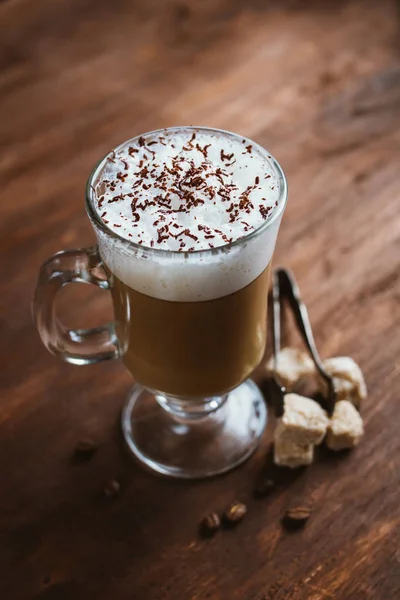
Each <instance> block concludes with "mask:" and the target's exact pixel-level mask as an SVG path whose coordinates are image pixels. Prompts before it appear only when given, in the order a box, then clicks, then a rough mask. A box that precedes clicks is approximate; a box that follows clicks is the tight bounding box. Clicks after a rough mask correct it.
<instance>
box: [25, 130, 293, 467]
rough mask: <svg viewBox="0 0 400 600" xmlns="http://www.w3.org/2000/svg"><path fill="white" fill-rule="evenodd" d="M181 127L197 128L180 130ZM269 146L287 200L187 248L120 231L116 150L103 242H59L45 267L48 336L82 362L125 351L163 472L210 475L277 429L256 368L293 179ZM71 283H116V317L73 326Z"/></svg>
mask: <svg viewBox="0 0 400 600" xmlns="http://www.w3.org/2000/svg"><path fill="white" fill-rule="evenodd" d="M181 129H191V128H173V129H171V130H169V133H172V134H173V133H174V132H176V133H179V131H180V130H181ZM193 129H196V130H198V129H199V128H193ZM201 129H202V131H211V132H214V131H216V130H207V129H205V128H201ZM165 131H166V130H163V132H164V133H165ZM152 133H155V134H157V133H158V132H152ZM219 133H220V134H221V135H223V136H229V137H231V136H233V137H234V138H237V136H236V135H235V134H232V133H229V132H224V131H220V132H219ZM146 135H151V134H146ZM137 139H138V138H134V139H132V140H129V142H125V143H124V144H122V145H121V146H120V148H121V147H124V146H125V145H126V144H134V143H135V141H136V140H137ZM242 139H243V138H242V137H241V138H240V140H242ZM250 142H251V141H250V140H249V143H250ZM251 143H252V144H253V145H256V144H254V142H251ZM257 147H258V146H257ZM258 148H259V150H260V151H261V152H262V153H263V154H264V156H265V158H266V160H268V163H269V166H270V168H273V170H274V172H275V174H276V179H277V183H278V185H279V202H278V205H277V208H276V209H275V211H273V212H272V214H271V216H270V217H268V218H267V219H266V220H265V221H264V222H263V223H262V225H261V226H260V227H258V229H256V230H254V231H252V232H251V233H250V234H248V235H246V236H245V237H243V238H240V239H239V240H237V241H235V242H232V243H229V244H226V245H224V246H220V247H217V248H213V249H209V250H201V251H193V252H176V251H168V250H160V249H155V248H148V247H144V246H143V245H138V244H135V243H134V242H130V241H129V240H126V239H125V238H123V237H121V236H119V235H118V234H116V233H115V231H113V230H112V229H110V228H108V227H107V225H106V224H105V223H104V222H103V221H102V220H101V218H100V217H99V215H98V213H97V211H96V209H95V200H96V193H97V186H98V182H99V181H101V175H102V172H103V169H104V166H105V164H106V161H107V158H108V157H109V156H110V155H109V154H108V155H107V156H106V157H104V158H103V159H102V160H101V161H100V163H99V164H98V165H97V167H96V168H95V169H94V171H93V172H92V174H91V176H90V178H89V180H88V183H87V188H86V210H87V213H88V216H89V218H90V220H91V222H92V225H93V227H94V230H95V233H96V237H97V241H98V245H97V246H94V247H90V248H85V249H78V250H66V251H62V252H58V253H57V254H55V255H54V256H53V257H51V258H50V259H49V260H48V261H46V262H45V263H44V265H43V266H42V268H41V270H40V275H39V280H38V283H37V288H36V291H35V297H34V301H33V314H34V319H35V322H36V325H37V328H38V331H39V334H40V336H41V339H42V341H43V343H44V345H45V346H46V347H47V348H48V350H49V351H50V352H52V353H53V354H56V355H58V356H60V357H61V358H62V359H63V360H65V361H67V362H70V363H73V364H76V365H85V364H91V363H97V362H100V361H103V360H109V359H114V358H119V357H121V358H122V360H123V361H124V363H125V365H126V367H127V368H128V369H129V371H130V372H131V373H132V375H133V377H134V378H135V381H136V382H137V383H136V384H135V386H134V388H133V390H132V393H131V395H130V397H129V399H128V401H127V403H126V405H125V407H124V409H123V412H122V430H123V434H124V437H125V440H126V443H127V445H128V448H129V449H130V451H131V452H132V453H133V454H134V455H135V456H136V457H137V458H138V459H139V460H140V461H141V462H142V463H144V464H145V465H147V466H148V467H149V468H151V469H153V470H154V471H157V472H159V473H163V474H167V475H171V476H174V477H181V478H203V477H208V476H211V475H216V474H219V473H223V472H226V471H228V470H230V469H232V468H234V467H235V466H237V465H239V464H240V463H242V462H243V461H244V460H246V458H248V457H249V456H250V455H251V454H252V453H253V452H254V450H255V449H256V447H257V445H258V442H259V439H260V437H261V435H262V433H263V431H264V428H265V424H266V420H267V411H266V406H265V403H264V400H263V397H262V394H261V392H260V390H259V389H258V387H257V386H256V385H255V383H254V382H252V381H251V380H250V379H248V377H249V375H250V374H251V373H252V371H253V370H254V368H255V367H256V366H257V365H258V364H259V362H260V361H261V359H262V356H263V354H264V350H265V343H266V324H267V319H266V316H267V299H268V284H269V275H270V269H271V261H272V255H273V251H274V247H275V242H276V238H277V234H278V230H279V226H280V221H281V218H282V214H283V211H284V208H285V204H286V198H287V186H286V180H285V177H284V174H283V172H282V170H281V168H280V166H279V164H278V163H277V162H276V161H275V159H274V158H273V157H271V155H270V154H269V153H267V151H266V150H263V149H261V148H260V147H258ZM115 151H118V148H117V149H116V150H115ZM177 274H179V275H178V277H177ZM244 274H245V275H244ZM235 277H236V279H237V281H236V280H235ZM139 282H140V283H139ZM69 283H90V284H93V285H96V286H98V287H100V288H101V289H105V290H109V291H110V292H111V297H112V302H113V307H114V322H113V323H109V324H106V325H104V326H101V327H96V328H94V329H88V330H69V329H67V328H66V327H65V326H64V325H63V324H62V323H61V322H60V321H59V319H58V318H57V314H56V310H55V298H56V295H57V292H58V291H59V290H60V289H61V288H62V287H64V286H65V285H67V284H69ZM205 283H206V285H205ZM228 288H229V293H222V294H221V293H219V294H218V293H215V290H216V289H222V290H223V289H228ZM189 289H190V297H187V290H189ZM196 290H197V296H198V298H199V299H198V300H196V299H194V295H195V296H196ZM177 297H178V300H176V298H177Z"/></svg>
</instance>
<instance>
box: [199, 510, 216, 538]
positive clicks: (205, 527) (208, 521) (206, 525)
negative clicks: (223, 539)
mask: <svg viewBox="0 0 400 600" xmlns="http://www.w3.org/2000/svg"><path fill="white" fill-rule="evenodd" d="M220 525H221V521H220V518H219V516H218V515H217V513H215V512H213V513H210V514H209V515H206V516H205V517H204V518H203V519H202V521H201V529H202V531H203V532H204V533H208V534H210V533H215V531H217V529H219V527H220Z"/></svg>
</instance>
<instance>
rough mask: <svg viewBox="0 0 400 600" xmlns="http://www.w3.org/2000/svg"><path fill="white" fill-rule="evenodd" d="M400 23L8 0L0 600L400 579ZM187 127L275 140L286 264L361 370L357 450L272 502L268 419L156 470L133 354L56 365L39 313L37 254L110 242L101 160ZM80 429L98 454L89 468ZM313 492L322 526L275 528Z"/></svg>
mask: <svg viewBox="0 0 400 600" xmlns="http://www.w3.org/2000/svg"><path fill="white" fill-rule="evenodd" d="M398 17H399V14H398V13H397V11H396V4H395V3H394V2H392V1H389V0H381V2H379V3H377V2H373V1H372V0H365V1H362V0H358V1H357V0H356V1H354V2H350V1H348V2H346V1H340V0H338V1H336V2H328V1H326V2H325V1H323V0H321V1H320V2H317V1H316V0H313V1H311V0H309V1H308V2H300V1H295V0H293V1H285V2H272V1H271V2H267V1H263V0H202V1H198V2H192V3H190V2H188V3H183V2H171V1H169V0H164V1H162V0H158V1H157V0H146V1H144V0H143V1H142V2H139V1H137V2H132V1H129V0H115V1H114V2H108V1H106V0H96V1H94V0H68V1H67V0H35V1H33V0H8V1H7V0H3V2H1V4H0V27H1V35H0V40H1V41H0V65H1V69H0V94H1V95H0V114H1V125H0V130H1V156H0V178H1V190H2V200H1V224H0V226H1V247H2V259H1V269H2V274H1V278H2V292H1V295H0V303H1V320H2V322H1V340H2V351H1V388H2V398H1V404H0V473H1V485H0V509H1V512H0V597H1V598H2V599H3V598H4V600H25V599H39V598H40V599H43V600H44V599H46V600H53V599H54V600H64V599H65V600H69V599H73V600H80V599H85V600H88V599H96V600H103V599H104V600H109V599H113V600H163V599H169V600H205V599H211V600H217V599H219V600H234V599H240V600H262V599H268V600H272V599H273V600H283V599H287V600H289V599H290V600H293V599H295V600H297V599H299V600H303V599H307V600H319V599H321V600H324V599H336V600H339V599H340V600H342V599H343V600H363V599H372V600H390V599H394V598H399V597H400V596H399V593H400V592H399V589H400V549H399V541H400V539H399V529H400V508H399V485H400V464H399V455H400V435H399V423H400V415H399V408H398V402H397V401H398V399H399V397H398V396H399V363H398V358H399V350H400V344H399V329H398V326H399V262H398V257H399V251H400V246H399V237H398V236H399V224H400V219H399V185H400V169H399V156H400V152H399V150H400V62H399V50H400V47H399V20H398ZM188 123H194V124H199V125H200V124H204V125H210V126H215V127H222V128H226V129H230V130H235V131H238V132H241V133H243V134H244V135H247V136H250V137H252V138H254V139H255V140H257V141H258V142H260V143H261V144H263V145H265V146H266V147H268V148H269V149H270V150H271V152H273V154H275V155H276V156H277V157H278V159H279V160H280V162H281V164H282V165H283V167H284V169H285V171H286V173H287V176H288V181H289V188H290V200H289V205H288V208H287V212H286V215H285V218H284V222H283V225H282V229H281V234H280V239H279V243H278V248H277V252H276V263H277V264H278V263H281V264H284V265H287V266H288V267H291V268H292V269H293V270H294V272H295V273H296V276H297V278H298V280H299V283H300V286H301V289H302V293H303V297H304V299H305V300H306V302H307V303H308V307H309V311H310V315H311V319H312V322H313V325H314V328H315V331H316V338H317V342H318V345H319V348H320V350H321V354H322V355H323V356H324V357H327V356H333V355H350V356H353V357H354V358H355V360H356V361H357V362H359V364H360V365H361V367H362V368H363V370H364V372H365V374H366V378H367V382H368V387H369V397H368V400H367V401H366V402H365V405H364V407H363V415H364V419H365V425H366V436H365V439H364V440H363V442H362V443H361V445H360V446H359V447H358V448H357V449H356V450H355V451H354V452H351V453H349V454H348V455H346V456H344V457H343V456H341V457H339V456H333V457H332V456H327V455H326V453H323V452H322V454H321V456H320V458H319V460H318V461H317V462H316V463H315V464H314V465H313V466H312V467H310V468H309V469H308V471H307V472H306V473H305V474H302V475H301V476H299V477H297V478H296V479H295V480H294V481H292V482H291V484H290V485H289V484H288V485H286V486H282V487H280V488H279V489H278V490H277V491H276V492H275V493H274V494H273V495H272V496H271V497H269V498H268V499H264V500H258V501H257V500H255V499H253V497H252V489H253V484H254V479H255V477H256V474H257V473H258V471H259V470H260V468H261V467H262V465H263V463H264V460H265V454H266V452H267V448H268V446H269V444H270V442H271V435H272V426H273V419H272V418H271V420H270V424H269V427H268V429H267V432H266V434H265V436H264V439H263V443H262V446H261V447H260V449H259V451H258V452H257V453H256V455H255V456H254V457H253V458H252V459H251V460H250V461H249V462H248V463H247V464H246V465H245V466H243V467H242V468H240V469H238V470H237V471H234V472H233V473H231V474H229V475H226V476H224V477H220V478H217V479H214V480H210V481H206V482H198V483H181V482H176V481H171V480H167V479H162V478H157V477H155V476H153V475H151V474H148V473H146V472H144V471H143V470H142V468H140V467H139V466H137V465H136V464H135V463H134V462H132V461H131V460H130V458H129V457H128V456H127V455H126V453H125V451H124V449H123V446H122V441H121V433H120V429H119V417H120V410H121V407H122V405H123V403H124V400H125V398H126V394H127V393H128V390H129V388H130V386H131V385H132V382H131V380H130V378H129V376H128V375H127V373H126V372H125V371H124V369H123V367H122V365H121V364H119V363H115V364H103V365H101V366H99V365H97V366H92V367H86V368H77V367H73V366H70V365H67V364H63V363H61V362H59V361H58V360H57V359H55V358H54V357H52V356H50V355H49V354H47V352H46V351H45V350H44V348H43V347H42V345H41V343H40V341H39V338H38V335H37V334H36V332H35V329H34V326H33V324H32V320H31V315H30V302H31V297H32V292H33V288H34V284H35V279H36V275H37V271H38V268H39V265H40V264H41V262H42V261H43V260H45V259H46V258H47V257H48V256H49V255H51V254H52V253H53V252H55V251H57V250H59V249H62V248H69V247H77V246H78V247H79V246H84V245H88V244H90V243H91V242H93V240H94V235H93V233H92V231H91V228H90V225H89V222H88V220H87V218H86V216H85V213H84V208H83V190H84V185H85V180H86V178H87V176H88V174H89V172H90V170H91V168H92V166H93V165H94V163H95V162H96V160H97V159H99V158H100V157H101V156H102V155H103V154H104V153H105V152H106V151H107V150H108V149H110V148H111V147H112V146H114V145H116V144H118V143H119V142H121V141H122V140H124V139H126V138H128V137H131V136H133V135H135V134H138V133H139V132H143V131H147V130H150V129H154V128H157V127H162V126H168V125H173V124H188ZM71 287H73V289H72V290H67V291H66V294H65V295H64V296H63V297H62V298H61V300H60V311H61V312H62V313H63V315H64V318H65V319H66V320H67V321H68V322H69V323H73V324H75V325H77V326H90V325H92V324H93V323H100V322H102V321H103V320H104V318H105V317H106V316H107V314H108V313H109V311H110V307H109V298H108V296H107V294H105V293H103V292H101V291H96V290H94V291H92V290H87V289H86V287H85V286H77V288H76V289H75V286H71ZM80 287H84V288H85V289H83V290H82V289H80ZM80 305H81V306H80ZM78 309H79V310H78ZM77 312H80V314H79V316H78V315H77V314H76V313H77ZM396 361H397V363H396ZM86 437H93V438H95V440H96V441H97V442H98V443H99V450H98V452H97V453H96V454H95V456H93V458H92V460H90V461H88V462H86V463H84V464H80V465H76V464H73V463H72V462H71V455H72V452H73V449H74V447H75V446H76V444H77V443H78V442H79V440H81V439H82V438H86ZM113 477H115V478H117V479H118V480H119V481H120V482H121V494H120V496H119V497H118V498H116V499H115V500H114V501H108V500H106V499H105V498H104V496H103V493H102V490H103V488H104V485H105V484H106V483H107V481H108V480H109V479H110V478H113ZM236 498H240V499H242V500H243V501H245V502H246V503H247V504H248V514H247V516H246V518H245V520H243V522H242V523H241V524H240V525H239V526H238V527H237V528H236V529H235V530H231V531H221V532H219V533H218V534H217V535H216V536H215V537H214V538H213V539H210V540H205V539H202V538H200V537H199V536H198V531H197V526H198V522H199V520H200V518H201V517H202V516H203V515H204V513H206V512H208V511H209V510H211V509H216V510H221V509H223V508H224V506H225V505H226V504H227V503H229V502H230V501H232V500H234V499H236ZM310 498H312V500H313V503H314V509H313V515H312V518H311V519H310V521H309V523H308V524H307V526H306V528H305V529H304V530H303V531H300V532H296V533H289V532H287V531H285V530H284V529H282V527H281V524H280V517H281V515H282V513H283V511H284V510H285V509H286V508H287V506H289V505H290V504H291V503H292V502H293V501H294V499H296V501H301V502H303V501H306V500H309V499H310Z"/></svg>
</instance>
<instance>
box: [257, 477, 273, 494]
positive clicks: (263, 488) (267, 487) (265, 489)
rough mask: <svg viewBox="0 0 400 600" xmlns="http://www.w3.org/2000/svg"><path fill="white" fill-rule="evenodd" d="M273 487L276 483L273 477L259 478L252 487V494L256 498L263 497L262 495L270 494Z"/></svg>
mask: <svg viewBox="0 0 400 600" xmlns="http://www.w3.org/2000/svg"><path fill="white" fill-rule="evenodd" d="M275 487H276V483H275V481H274V480H273V479H265V478H263V479H260V480H259V481H258V482H257V483H256V487H255V488H254V495H255V497H256V498H263V497H264V496H268V495H269V494H271V493H272V492H273V491H274V489H275Z"/></svg>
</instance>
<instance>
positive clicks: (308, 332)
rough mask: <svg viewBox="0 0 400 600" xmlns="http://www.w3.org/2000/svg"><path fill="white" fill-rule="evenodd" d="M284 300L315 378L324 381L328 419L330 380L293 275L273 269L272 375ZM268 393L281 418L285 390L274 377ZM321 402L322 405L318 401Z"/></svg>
mask: <svg viewBox="0 0 400 600" xmlns="http://www.w3.org/2000/svg"><path fill="white" fill-rule="evenodd" d="M284 300H286V301H287V302H288V304H289V306H290V308H291V310H292V312H293V315H294V318H295V321H296V325H297V327H298V329H299V332H300V334H301V337H302V339H303V342H304V344H305V346H306V348H307V350H308V351H309V353H310V355H311V358H312V360H313V362H314V364H315V367H316V369H317V371H318V374H319V375H320V376H321V378H322V379H323V380H324V381H325V383H326V385H327V388H328V396H327V399H326V400H325V401H324V408H325V409H326V410H327V411H328V413H329V414H330V415H331V414H332V411H333V407H334V405H335V401H336V395H337V394H336V390H335V385H334V381H333V377H331V376H330V375H329V373H327V371H326V370H325V369H324V367H323V364H322V361H321V359H320V356H319V354H318V350H317V347H316V345H315V340H314V336H313V333H312V329H311V324H310V319H309V316H308V311H307V308H306V305H305V304H304V303H303V302H302V300H301V298H300V290H299V287H298V285H297V283H296V280H295V277H294V275H293V273H291V272H290V271H289V270H287V269H283V268H278V269H275V271H274V273H273V279H272V330H273V360H274V371H275V372H276V370H277V366H278V353H279V351H280V349H281V306H282V303H283V301H284ZM269 393H270V396H271V400H272V403H273V405H274V407H275V412H276V415H277V416H278V417H279V416H282V414H283V398H284V395H285V393H286V389H285V388H284V387H282V386H281V385H280V383H279V382H278V380H277V378H276V377H273V378H272V379H271V380H270V382H269ZM321 402H322V401H321Z"/></svg>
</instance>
